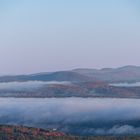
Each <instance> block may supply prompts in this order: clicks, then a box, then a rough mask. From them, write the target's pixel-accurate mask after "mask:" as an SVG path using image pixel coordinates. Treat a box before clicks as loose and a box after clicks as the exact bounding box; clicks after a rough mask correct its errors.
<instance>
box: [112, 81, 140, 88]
mask: <svg viewBox="0 0 140 140" xmlns="http://www.w3.org/2000/svg"><path fill="white" fill-rule="evenodd" d="M110 85H112V86H116V87H139V86H140V82H136V83H114V84H110Z"/></svg>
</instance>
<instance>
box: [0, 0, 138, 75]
mask: <svg viewBox="0 0 140 140" xmlns="http://www.w3.org/2000/svg"><path fill="white" fill-rule="evenodd" d="M139 52H140V1H139V0H20V1H19V0H12V1H11V0H0V74H28V73H38V72H47V71H60V70H69V69H75V68H103V67H120V66H124V65H140V61H139V60H140V55H139Z"/></svg>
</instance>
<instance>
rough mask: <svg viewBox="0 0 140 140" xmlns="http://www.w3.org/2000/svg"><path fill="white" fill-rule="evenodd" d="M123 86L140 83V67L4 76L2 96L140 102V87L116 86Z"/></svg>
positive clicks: (0, 93) (2, 78)
mask: <svg viewBox="0 0 140 140" xmlns="http://www.w3.org/2000/svg"><path fill="white" fill-rule="evenodd" d="M121 82H122V83H126V82H127V83H135V82H140V67H138V66H124V67H120V68H103V69H99V70H98V69H75V70H70V71H58V72H50V73H38V74H30V75H16V76H1V77H0V96H1V97H72V96H74V97H119V98H140V86H136V87H135V86H132V87H129V86H128V87H125V86H115V85H113V84H114V83H115V84H116V83H121ZM134 85H135V84H134ZM137 85H138V84H137Z"/></svg>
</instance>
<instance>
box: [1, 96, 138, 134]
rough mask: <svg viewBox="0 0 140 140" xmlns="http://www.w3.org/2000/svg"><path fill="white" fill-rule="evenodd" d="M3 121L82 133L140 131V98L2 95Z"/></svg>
mask: <svg viewBox="0 0 140 140" xmlns="http://www.w3.org/2000/svg"><path fill="white" fill-rule="evenodd" d="M0 123H1V124H20V125H26V126H34V127H42V128H58V129H59V130H60V131H64V132H66V133H72V134H79V135H97V134H99V135H104V134H140V99H115V98H114V99H113V98H100V99H99V98H44V99H40V98H27V99H25V98H19V99H18V98H0Z"/></svg>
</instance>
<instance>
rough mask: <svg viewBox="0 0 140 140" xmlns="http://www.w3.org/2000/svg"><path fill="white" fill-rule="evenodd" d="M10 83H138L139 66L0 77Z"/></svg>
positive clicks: (1, 80)
mask: <svg viewBox="0 0 140 140" xmlns="http://www.w3.org/2000/svg"><path fill="white" fill-rule="evenodd" d="M11 81H70V82H89V81H92V82H93V81H103V82H108V83H118V82H140V66H124V67H119V68H102V69H74V70H69V71H57V72H48V73H47V72H46V73H44V72H43V73H37V74H29V75H15V76H0V82H11Z"/></svg>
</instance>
